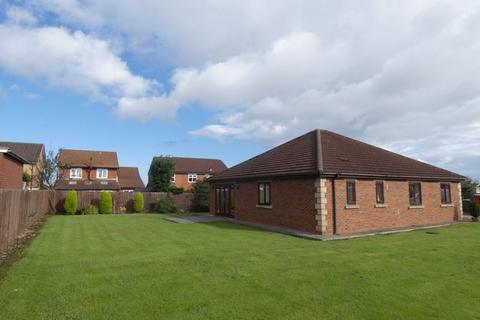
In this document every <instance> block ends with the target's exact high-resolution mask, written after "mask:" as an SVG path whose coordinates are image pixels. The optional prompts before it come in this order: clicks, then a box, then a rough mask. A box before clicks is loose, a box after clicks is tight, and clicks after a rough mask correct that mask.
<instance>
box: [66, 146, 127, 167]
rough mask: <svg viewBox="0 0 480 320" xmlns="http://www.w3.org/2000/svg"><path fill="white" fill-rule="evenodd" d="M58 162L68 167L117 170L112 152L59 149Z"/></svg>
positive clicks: (115, 159)
mask: <svg viewBox="0 0 480 320" xmlns="http://www.w3.org/2000/svg"><path fill="white" fill-rule="evenodd" d="M60 162H61V163H62V164H64V165H67V166H70V167H80V168H85V167H90V165H91V166H92V167H93V168H118V159H117V153H116V152H112V151H91V150H69V149H60ZM90 162H91V163H90Z"/></svg>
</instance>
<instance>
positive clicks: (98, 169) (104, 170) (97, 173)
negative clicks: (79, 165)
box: [96, 168, 108, 180]
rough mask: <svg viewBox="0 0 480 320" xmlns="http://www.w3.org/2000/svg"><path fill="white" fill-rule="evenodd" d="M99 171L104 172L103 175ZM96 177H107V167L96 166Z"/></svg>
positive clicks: (104, 178)
mask: <svg viewBox="0 0 480 320" xmlns="http://www.w3.org/2000/svg"><path fill="white" fill-rule="evenodd" d="M100 172H105V173H106V174H105V176H104V175H100V174H99V173H100ZM96 177H97V179H102V180H106V179H108V169H107V168H97V170H96Z"/></svg>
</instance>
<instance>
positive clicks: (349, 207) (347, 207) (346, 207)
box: [345, 204, 360, 209]
mask: <svg viewBox="0 0 480 320" xmlns="http://www.w3.org/2000/svg"><path fill="white" fill-rule="evenodd" d="M345 209H360V206H359V205H358V204H347V205H346V206H345Z"/></svg>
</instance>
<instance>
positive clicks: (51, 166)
mask: <svg viewBox="0 0 480 320" xmlns="http://www.w3.org/2000/svg"><path fill="white" fill-rule="evenodd" d="M65 167H67V165H66V164H62V163H61V162H60V154H59V153H58V152H57V153H55V152H53V151H52V150H49V151H48V152H47V154H46V155H45V158H44V159H43V161H42V162H41V164H40V165H38V166H37V172H38V174H37V175H36V176H35V177H33V178H34V179H35V180H36V181H37V182H38V185H39V186H40V188H41V189H53V188H54V187H55V185H56V184H57V182H58V180H60V179H61V178H62V169H63V168H65Z"/></svg>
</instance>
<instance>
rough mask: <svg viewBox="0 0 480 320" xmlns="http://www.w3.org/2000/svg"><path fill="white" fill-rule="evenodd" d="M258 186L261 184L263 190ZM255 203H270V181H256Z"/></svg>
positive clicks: (263, 204) (261, 204)
mask: <svg viewBox="0 0 480 320" xmlns="http://www.w3.org/2000/svg"><path fill="white" fill-rule="evenodd" d="M260 186H263V190H261V189H260ZM262 195H263V201H262ZM267 200H268V201H267ZM257 204H258V205H259V206H271V205H272V185H271V183H270V182H258V183H257Z"/></svg>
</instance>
